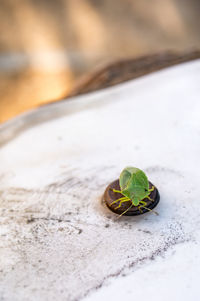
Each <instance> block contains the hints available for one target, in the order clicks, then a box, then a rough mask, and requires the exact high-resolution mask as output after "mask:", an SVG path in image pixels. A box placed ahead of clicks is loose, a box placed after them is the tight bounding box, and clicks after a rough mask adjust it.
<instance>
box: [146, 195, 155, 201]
mask: <svg viewBox="0 0 200 301" xmlns="http://www.w3.org/2000/svg"><path fill="white" fill-rule="evenodd" d="M146 198H147V199H148V200H149V201H151V202H154V200H153V199H151V198H150V197H149V196H147V197H146Z"/></svg>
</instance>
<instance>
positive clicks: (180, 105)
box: [0, 61, 200, 301]
mask: <svg viewBox="0 0 200 301" xmlns="http://www.w3.org/2000/svg"><path fill="white" fill-rule="evenodd" d="M199 95H200V61H194V62H191V63H186V64H182V65H179V66H176V67H173V68H168V69H166V70H164V71H160V72H157V73H154V74H152V75H148V76H145V77H143V78H140V79H137V80H134V81H130V82H128V83H126V84H122V85H118V86H116V87H114V88H110V89H107V90H104V91H101V92H97V93H92V94H90V95H85V96H82V97H78V98H76V99H73V100H72V101H64V102H60V103H57V104H54V105H51V106H46V107H43V108H42V109H39V110H36V111H34V112H30V113H28V114H25V115H24V116H20V117H18V118H16V119H14V120H12V121H11V122H9V123H6V124H4V125H2V126H1V128H0V141H1V148H0V235H1V239H0V300H12V301H13V300H14V301H18V300H20V301H23V300H24V301H25V300H30V301H33V300H34V301H35V300H39V301H40V300H60V301H62V300H69V301H71V300H80V299H84V300H87V301H89V300H92V301H93V300H94V301H97V300H140V301H143V300H154V301H157V300H159V301H160V300H162V301H163V300H164V301H165V300H167V301H168V300H176V301H177V300H198V299H199V288H198V285H199V280H198V279H199V273H200V256H199V253H200V242H199V238H200V217H199V213H200V212H199V205H200V199H199V197H200V185H199V167H200V155H199V154H200V101H199ZM126 165H133V166H136V167H139V168H141V169H143V170H144V171H145V172H146V173H147V175H148V177H149V179H150V180H151V181H152V182H153V183H154V184H155V185H156V186H157V187H158V189H159V191H160V195H161V201H160V203H159V205H158V206H157V207H156V211H157V212H158V213H159V216H155V215H154V214H149V213H148V214H144V215H142V216H139V217H122V218H121V219H116V215H115V214H114V213H112V212H110V211H109V210H108V209H107V208H106V207H105V205H104V204H102V201H101V198H102V195H103V192H104V189H105V188H106V186H107V185H108V183H109V182H111V181H112V180H114V179H116V178H117V177H118V175H119V173H120V171H121V169H122V168H124V167H125V166H126Z"/></svg>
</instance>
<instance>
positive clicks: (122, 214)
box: [118, 204, 133, 218]
mask: <svg viewBox="0 0 200 301" xmlns="http://www.w3.org/2000/svg"><path fill="white" fill-rule="evenodd" d="M131 207H133V204H131V206H130V207H128V209H126V210H125V211H124V212H122V214H120V216H119V217H118V218H120V217H121V216H122V215H124V214H125V213H126V212H127V211H128V210H129V209H131Z"/></svg>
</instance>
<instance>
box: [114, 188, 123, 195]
mask: <svg viewBox="0 0 200 301" xmlns="http://www.w3.org/2000/svg"><path fill="white" fill-rule="evenodd" d="M111 190H112V191H113V192H118V193H121V194H122V191H120V190H116V189H111Z"/></svg>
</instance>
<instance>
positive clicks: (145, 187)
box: [111, 167, 156, 215]
mask: <svg viewBox="0 0 200 301" xmlns="http://www.w3.org/2000/svg"><path fill="white" fill-rule="evenodd" d="M119 185H120V189H121V190H116V189H112V190H113V192H117V193H120V194H122V195H123V197H120V198H118V199H117V200H115V201H114V202H112V203H111V205H113V204H115V203H119V204H118V206H117V207H115V209H118V208H120V207H121V205H122V203H124V202H131V206H130V207H129V208H128V209H127V210H125V211H124V212H123V213H122V214H121V215H123V214H125V213H126V212H127V211H128V210H129V209H130V208H131V207H133V206H135V207H138V209H139V210H142V208H144V209H146V210H149V211H152V210H151V209H148V208H147V207H146V205H147V203H146V202H145V201H144V199H149V200H150V201H152V202H153V201H154V200H153V199H151V198H150V197H149V195H150V193H151V192H152V191H153V190H154V189H155V187H154V186H152V188H151V189H150V188H149V181H148V178H147V176H146V175H145V173H144V172H143V171H142V170H140V169H139V168H136V167H126V168H124V169H123V171H122V172H121V174H120V178H119ZM154 213H156V212H154Z"/></svg>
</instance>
